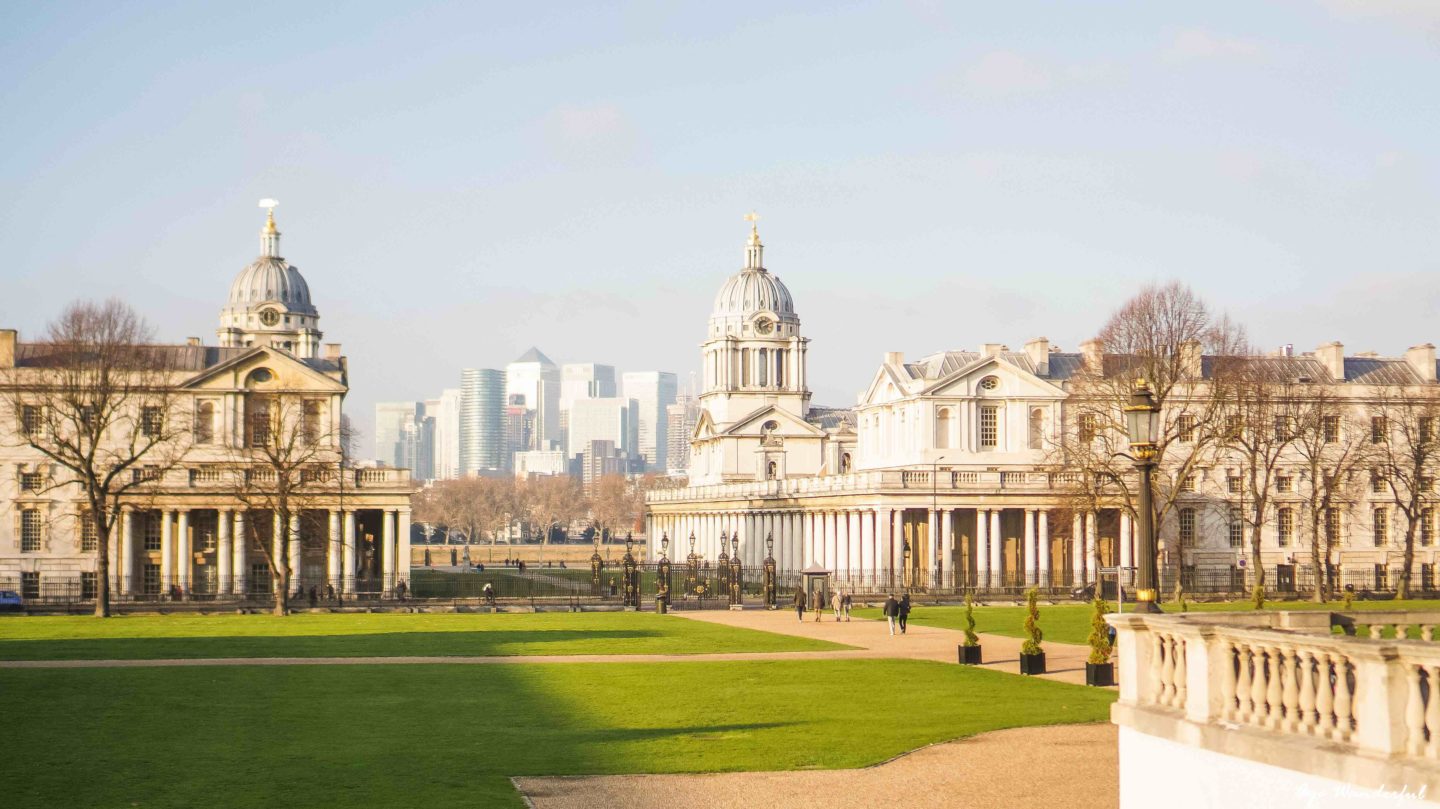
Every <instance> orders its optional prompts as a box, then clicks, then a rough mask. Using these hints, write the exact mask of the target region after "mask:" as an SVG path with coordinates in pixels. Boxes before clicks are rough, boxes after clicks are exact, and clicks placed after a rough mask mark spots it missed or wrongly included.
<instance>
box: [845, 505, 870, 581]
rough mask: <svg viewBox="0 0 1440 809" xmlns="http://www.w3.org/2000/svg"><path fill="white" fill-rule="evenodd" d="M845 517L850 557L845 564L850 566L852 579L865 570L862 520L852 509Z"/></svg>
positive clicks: (858, 513)
mask: <svg viewBox="0 0 1440 809" xmlns="http://www.w3.org/2000/svg"><path fill="white" fill-rule="evenodd" d="M846 519H848V520H849V524H848V525H847V526H846V529H847V530H848V532H849V534H850V558H849V559H848V560H847V561H846V566H847V567H849V568H850V578H851V579H852V580H853V579H854V578H855V577H856V576H860V575H863V574H864V571H865V539H864V537H863V536H861V533H860V532H861V526H862V525H863V521H862V519H861V515H860V512H858V511H854V510H851V511H850V512H848V516H847V518H846Z"/></svg>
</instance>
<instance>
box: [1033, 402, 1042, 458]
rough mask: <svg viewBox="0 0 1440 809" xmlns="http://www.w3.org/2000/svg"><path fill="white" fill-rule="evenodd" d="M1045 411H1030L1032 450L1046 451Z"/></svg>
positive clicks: (1037, 409)
mask: <svg viewBox="0 0 1440 809" xmlns="http://www.w3.org/2000/svg"><path fill="white" fill-rule="evenodd" d="M1044 441H1045V411H1043V410H1041V409H1040V408H1038V407H1037V408H1035V409H1034V410H1031V411H1030V449H1044V446H1043V444H1044Z"/></svg>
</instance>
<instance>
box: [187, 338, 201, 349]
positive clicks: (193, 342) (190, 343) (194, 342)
mask: <svg viewBox="0 0 1440 809" xmlns="http://www.w3.org/2000/svg"><path fill="white" fill-rule="evenodd" d="M185 345H187V346H190V347H192V348H193V347H195V346H198V345H200V338H199V337H186V338H185Z"/></svg>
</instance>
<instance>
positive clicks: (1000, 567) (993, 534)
mask: <svg viewBox="0 0 1440 809" xmlns="http://www.w3.org/2000/svg"><path fill="white" fill-rule="evenodd" d="M1004 550H1005V538H1004V537H1003V536H1001V535H1000V509H998V508H997V509H991V511H990V571H991V576H990V582H991V583H992V584H999V585H1003V584H1004V583H1005V574H1006V573H1007V572H1009V571H1007V570H1005V555H1004Z"/></svg>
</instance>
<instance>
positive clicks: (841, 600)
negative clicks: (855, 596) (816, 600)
mask: <svg viewBox="0 0 1440 809" xmlns="http://www.w3.org/2000/svg"><path fill="white" fill-rule="evenodd" d="M844 606H845V591H844V590H836V591H835V592H834V593H833V594H831V596H830V609H832V610H834V611H835V622H836V623H839V622H840V613H841V612H842V611H843V609H844Z"/></svg>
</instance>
